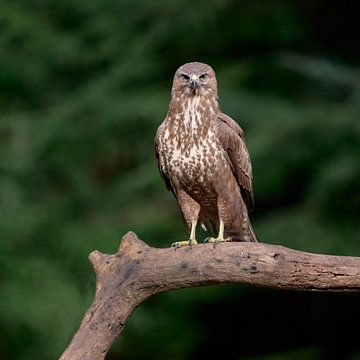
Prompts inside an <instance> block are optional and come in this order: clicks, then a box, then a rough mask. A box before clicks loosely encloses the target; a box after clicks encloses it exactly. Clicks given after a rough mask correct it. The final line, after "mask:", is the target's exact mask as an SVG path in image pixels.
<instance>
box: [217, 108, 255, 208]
mask: <svg viewBox="0 0 360 360" xmlns="http://www.w3.org/2000/svg"><path fill="white" fill-rule="evenodd" d="M218 120H219V121H218V123H217V133H218V137H219V140H220V142H221V145H222V147H223V150H224V151H225V153H226V154H227V156H228V158H229V161H230V165H231V167H232V170H233V173H234V175H235V177H236V180H237V182H238V184H239V186H240V189H241V194H242V196H243V199H244V201H245V204H246V207H247V208H248V211H252V210H253V208H254V192H253V184H252V178H253V176H252V166H251V160H250V156H249V152H248V150H247V148H246V144H245V139H244V131H243V129H242V128H241V127H240V125H239V124H238V123H237V122H236V121H235V120H233V119H232V118H231V117H229V116H227V115H225V114H224V113H219V114H218Z"/></svg>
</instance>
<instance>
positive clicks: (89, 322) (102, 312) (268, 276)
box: [61, 232, 360, 360]
mask: <svg viewBox="0 0 360 360" xmlns="http://www.w3.org/2000/svg"><path fill="white" fill-rule="evenodd" d="M89 259H90V261H91V263H92V265H93V267H94V271H95V274H96V293H95V299H94V302H93V304H92V305H91V307H90V308H89V310H88V311H87V312H86V314H85V316H84V319H83V321H82V323H81V326H80V328H79V330H78V331H77V333H76V334H75V336H74V338H73V339H72V341H71V343H70V345H69V346H68V348H67V349H66V350H65V352H64V353H63V355H62V356H61V360H70V359H71V360H78V359H79V360H80V359H82V360H88V359H91V360H100V359H104V358H105V355H106V353H107V352H108V350H109V349H110V346H111V344H112V343H113V341H114V340H115V338H116V337H117V336H118V335H119V334H120V333H121V332H122V330H123V328H124V326H125V324H126V321H127V319H128V317H129V316H130V314H131V313H132V312H133V310H134V309H135V308H136V307H137V306H138V305H139V304H140V303H141V302H143V301H144V300H145V299H146V298H148V297H149V296H151V295H154V294H157V293H160V292H164V291H170V290H175V289H182V288H189V287H196V286H204V285H212V284H251V285H255V286H262V287H271V288H278V289H291V290H317V291H340V292H347V291H360V257H350V256H330V255H319V254H311V253H306V252H301V251H296V250H292V249H288V248H285V247H282V246H275V245H268V244H261V243H260V244H259V243H244V242H241V243H240V242H237V243H225V244H219V245H218V246H217V247H216V248H214V247H213V245H212V244H199V245H195V246H193V247H192V248H190V247H183V248H180V249H178V250H176V251H174V249H172V248H170V249H169V248H167V249H156V248H152V247H149V246H148V245H146V244H145V243H144V242H143V241H141V240H140V239H139V238H138V237H137V236H136V235H135V234H134V233H133V232H129V233H127V234H126V235H125V236H124V237H123V239H122V241H121V244H120V248H119V249H118V252H117V253H116V254H115V255H106V254H102V253H100V252H99V251H93V252H92V253H91V254H90V255H89Z"/></svg>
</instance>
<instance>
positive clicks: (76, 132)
mask: <svg viewBox="0 0 360 360" xmlns="http://www.w3.org/2000/svg"><path fill="white" fill-rule="evenodd" d="M358 34H360V23H359V21H358V12H357V11H356V7H355V1H349V2H340V1H325V0H312V1H310V0H308V1H305V0H304V1H300V0H299V1H286V0H269V1H266V0H251V1H250V0H249V1H235V0H221V1H220V0H217V1H215V0H214V1H205V0H203V1H198V2H194V1H188V0H174V1H169V0H153V1H139V0H131V1H130V0H116V1H115V0H101V1H100V0H87V1H85V0H83V1H81V0H79V1H73V0H42V1H41V0H27V1H21V0H1V1H0V350H1V351H0V353H1V355H0V357H1V359H40V360H41V359H56V358H58V357H59V356H60V354H61V353H62V351H63V350H64V348H65V347H66V345H67V344H68V342H69V341H70V339H71V337H72V335H73V334H74V332H75V331H76V329H77V328H78V326H79V324H80V321H81V319H82V316H83V314H84V312H85V311H86V309H87V308H88V306H89V305H90V304H91V301H92V298H93V293H94V276H93V272H92V269H91V266H90V264H89V262H88V259H87V256H88V254H89V252H90V251H92V250H94V249H98V250H100V251H102V252H108V253H113V252H115V251H116V249H117V246H118V245H119V240H120V238H121V236H122V235H123V234H124V233H125V232H127V231H128V230H134V231H135V232H136V233H137V234H138V235H139V236H140V237H141V238H142V239H143V240H145V241H146V242H147V243H148V244H150V245H152V246H158V247H166V246H169V244H170V243H171V242H173V241H176V240H180V239H184V237H185V236H186V232H185V226H184V224H183V223H182V220H181V216H180V213H179V211H178V208H177V205H176V202H175V200H174V199H173V197H172V195H171V194H170V193H168V192H167V191H166V190H165V187H164V185H163V183H162V181H161V179H160V176H159V174H158V171H157V168H156V162H155V159H154V152H153V138H154V134H155V131H156V129H157V127H158V126H159V124H160V123H161V121H162V120H163V118H164V116H165V114H166V111H167V106H168V103H169V99H170V87H171V83H172V76H173V73H174V71H175V70H176V68H177V67H178V66H179V65H181V64H182V63H184V62H188V61H203V62H207V63H209V64H211V65H212V66H213V67H214V69H215V70H216V72H217V76H218V82H219V94H220V103H221V106H222V109H223V111H224V112H225V113H227V114H229V115H230V116H232V117H233V118H235V119H237V120H238V122H239V123H240V124H241V125H242V127H243V128H244V129H245V133H246V140H247V145H248V148H249V151H250V153H251V157H252V162H253V168H254V187H255V200H256V211H255V213H254V215H253V224H254V227H255V230H256V232H257V234H258V236H259V237H260V239H261V240H262V241H263V242H266V243H273V244H281V245H284V246H288V247H292V248H295V249H299V250H304V251H314V252H320V253H326V254H339V255H354V256H360V243H359V239H360V229H359V209H360V206H359V183H360V154H359V151H360V146H359V145H360V121H359V116H360V47H359V42H358ZM202 236H205V234H202ZM359 301H360V297H359V295H356V294H353V295H339V294H338V295H336V294H325V295H324V294H316V293H296V292H286V291H276V290H271V289H257V288H252V287H242V286H222V287H209V288H202V289H187V290H183V291H177V292H173V293H165V294H161V295H158V296H155V297H154V298H152V299H150V300H149V301H147V302H146V303H145V304H143V305H142V306H140V307H139V308H138V309H137V310H136V312H135V313H134V314H133V316H132V317H131V318H130V320H129V322H128V324H127V326H126V329H125V331H124V333H123V335H122V336H121V338H120V339H119V340H118V341H117V342H116V343H115V344H114V345H113V348H112V350H111V353H110V354H109V355H108V359H120V358H121V359H135V360H136V359H174V360H185V359H201V358H207V359H284V360H285V359H360V343H359V336H358V330H357V328H358V326H359V322H360V306H359V304H360V302H359ZM353 326H355V330H354V329H353Z"/></svg>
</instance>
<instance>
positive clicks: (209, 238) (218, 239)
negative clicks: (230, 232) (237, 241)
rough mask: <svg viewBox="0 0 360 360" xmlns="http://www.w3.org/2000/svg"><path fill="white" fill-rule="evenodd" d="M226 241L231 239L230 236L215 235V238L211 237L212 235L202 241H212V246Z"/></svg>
mask: <svg viewBox="0 0 360 360" xmlns="http://www.w3.org/2000/svg"><path fill="white" fill-rule="evenodd" d="M228 241H231V237H227V238H225V239H224V238H223V237H217V238H213V237H207V238H206V239H205V240H204V243H213V244H214V247H215V246H216V245H217V244H219V243H221V242H228Z"/></svg>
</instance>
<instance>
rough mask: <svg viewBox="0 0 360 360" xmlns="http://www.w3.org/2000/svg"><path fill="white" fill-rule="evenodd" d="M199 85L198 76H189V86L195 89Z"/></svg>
mask: <svg viewBox="0 0 360 360" xmlns="http://www.w3.org/2000/svg"><path fill="white" fill-rule="evenodd" d="M199 85H200V82H199V77H198V76H197V75H195V74H192V75H191V77H190V87H191V89H193V90H195V89H196V88H197V87H198V86H199Z"/></svg>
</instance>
